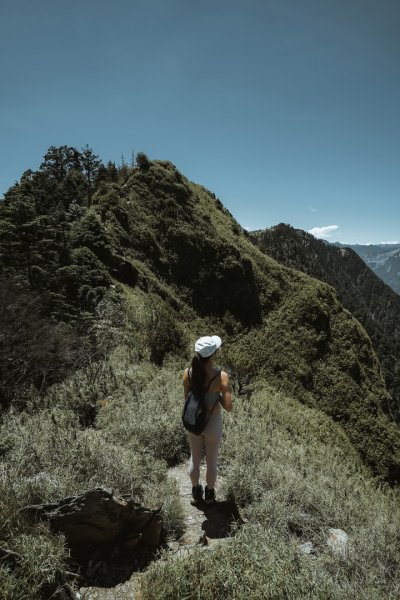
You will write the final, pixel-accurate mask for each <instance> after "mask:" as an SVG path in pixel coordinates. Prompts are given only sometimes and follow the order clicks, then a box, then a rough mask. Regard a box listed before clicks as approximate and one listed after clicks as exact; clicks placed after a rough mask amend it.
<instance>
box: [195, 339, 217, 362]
mask: <svg viewBox="0 0 400 600" xmlns="http://www.w3.org/2000/svg"><path fill="white" fill-rule="evenodd" d="M221 344H222V340H221V338H220V337H219V336H218V335H206V336H204V337H201V338H199V339H198V340H197V342H196V343H195V345H194V351H195V352H196V354H199V355H200V356H201V357H202V358H208V357H209V356H211V355H212V354H214V352H216V351H217V350H218V348H220V346H221Z"/></svg>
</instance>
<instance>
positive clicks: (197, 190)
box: [97, 161, 400, 478]
mask: <svg viewBox="0 0 400 600" xmlns="http://www.w3.org/2000/svg"><path fill="white" fill-rule="evenodd" d="M115 193H117V192H116V191H115ZM107 202H109V201H108V200H107V199H105V197H104V196H102V195H101V194H99V195H98V198H97V210H99V211H100V212H101V213H102V216H103V222H104V226H105V227H106V228H107V230H108V233H109V235H110V236H113V238H114V245H117V246H120V245H121V244H124V245H125V249H124V252H125V258H126V257H129V259H130V260H132V261H133V262H134V264H135V266H136V268H138V270H139V273H140V276H139V281H141V285H142V287H144V288H147V289H152V290H154V291H155V292H156V293H157V295H161V297H162V298H163V299H164V300H165V301H166V302H167V303H168V304H169V305H171V306H173V307H174V308H175V309H178V308H180V309H181V316H182V317H183V320H185V321H186V322H187V320H188V319H189V320H190V319H191V318H192V315H193V309H194V310H195V312H196V313H197V314H198V315H200V316H203V317H206V316H207V315H210V314H211V315H215V316H217V317H218V318H219V319H220V321H219V327H220V330H221V329H223V328H225V329H226V331H228V332H230V333H231V336H230V338H229V340H228V344H227V349H226V353H227V361H228V363H229V365H230V366H231V368H232V369H233V370H234V371H235V373H237V375H238V377H239V380H240V381H241V382H244V383H246V382H248V381H250V380H253V381H254V380H255V379H257V378H263V379H264V378H265V379H267V380H269V381H271V382H273V383H274V384H275V385H278V386H279V387H280V388H282V389H285V390H286V391H288V392H290V393H291V394H292V395H294V396H296V397H297V398H299V399H301V400H302V401H303V402H306V403H307V404H309V405H311V406H315V407H318V408H319V409H321V410H323V411H325V412H326V413H328V414H329V415H331V416H332V417H333V418H334V419H336V420H337V421H339V422H340V423H341V425H342V426H343V428H344V429H345V431H346V432H347V433H348V435H349V437H350V439H351V440H352V442H353V444H354V445H355V447H356V448H357V450H358V451H359V452H360V453H361V455H362V456H363V457H364V458H365V460H366V462H367V463H368V464H370V465H371V466H372V467H373V469H374V470H375V472H377V473H379V474H381V475H383V476H385V477H389V478H398V477H399V474H400V471H399V465H400V431H399V429H398V427H397V426H396V425H395V424H394V423H392V422H391V420H390V418H388V417H387V416H386V414H385V413H384V412H383V410H382V404H385V403H386V401H387V397H388V395H387V392H386V389H385V386H384V382H383V379H382V375H381V370H380V365H379V362H378V360H377V358H376V355H375V353H374V350H373V347H372V344H371V341H370V339H369V337H368V335H367V334H366V333H365V331H364V330H363V328H362V327H361V326H360V324H359V323H358V321H356V320H355V319H354V318H353V317H352V316H351V314H350V313H349V312H348V311H346V310H345V309H343V307H342V305H341V304H340V303H339V301H338V299H337V297H336V294H335V291H334V290H333V288H331V287H330V286H328V285H326V284H323V283H321V282H319V281H317V280H315V279H312V278H310V277H308V276H306V275H304V274H302V273H300V272H299V271H295V270H292V269H289V268H285V267H283V266H282V265H280V264H278V263H277V262H276V261H274V260H273V259H271V258H270V257H268V256H266V255H265V254H263V253H262V252H261V251H260V250H259V249H257V248H256V247H255V246H254V245H253V244H252V243H251V241H250V240H249V239H248V238H247V237H246V235H245V234H244V232H242V231H241V229H240V227H239V226H238V224H237V223H236V222H235V221H234V219H233V218H232V216H231V215H230V214H229V213H228V211H226V209H224V208H223V207H222V205H221V203H220V202H219V201H218V200H217V199H215V197H213V195H212V194H211V193H209V192H207V190H205V189H204V188H202V187H201V186H198V185H195V184H192V183H190V182H188V181H187V180H186V179H185V178H184V177H183V176H182V175H181V174H180V173H179V172H178V171H177V170H176V169H175V168H174V167H173V165H171V164H170V163H166V162H160V161H156V162H155V163H153V164H152V166H151V168H150V170H149V171H147V172H142V171H140V170H137V169H136V170H134V171H133V172H132V174H131V176H130V178H129V179H128V181H127V182H126V184H125V185H124V186H123V190H122V193H121V192H119V194H118V205H119V210H120V212H123V214H124V217H123V219H122V218H121V217H119V221H118V223H117V220H116V219H115V216H114V212H115V205H116V202H117V198H116V196H114V197H113V201H112V203H111V204H110V206H111V208H110V209H105V205H106V203H107ZM122 221H124V228H122V229H123V231H121V227H122V226H121V222H122ZM126 235H128V237H129V239H127V240H126V241H125V243H124V236H125V237H126ZM184 307H186V308H185V309H184ZM189 307H191V308H189ZM183 309H184V310H183ZM232 324H233V325H232ZM235 331H236V333H237V335H236V336H235V335H232V334H234V333H235ZM198 333H199V334H200V333H201V331H200V330H199V331H198Z"/></svg>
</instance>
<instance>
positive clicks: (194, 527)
mask: <svg viewBox="0 0 400 600" xmlns="http://www.w3.org/2000/svg"><path fill="white" fill-rule="evenodd" d="M169 477H172V478H174V479H175V480H176V481H177V483H178V487H179V496H180V499H181V503H182V506H183V510H184V514H185V531H184V533H183V535H182V536H181V538H180V539H179V540H176V541H173V542H170V543H169V548H170V552H171V555H170V556H171V560H177V559H179V558H183V557H185V556H187V555H188V554H190V553H191V552H193V551H194V549H195V548H196V547H199V546H200V547H202V548H203V549H204V550H210V549H212V548H213V547H214V546H216V545H217V544H221V543H226V542H228V541H229V538H230V537H231V536H232V534H233V533H234V531H235V529H236V527H237V526H240V525H241V524H242V523H243V521H242V519H241V517H240V515H239V513H238V510H237V507H236V505H235V503H234V502H233V501H230V500H227V499H224V498H221V496H220V494H219V489H220V486H221V480H220V479H219V488H218V487H217V488H216V497H217V502H216V503H215V504H214V505H213V506H211V507H207V506H205V505H199V506H192V505H191V503H190V500H191V497H192V485H191V482H190V479H189V477H188V466H187V462H185V463H182V464H180V465H178V466H176V467H172V468H171V469H169ZM201 480H202V482H204V481H205V467H204V466H202V469H201ZM140 576H141V574H140V572H138V573H134V574H133V576H132V577H131V578H130V579H129V581H125V582H124V583H120V584H118V585H116V586H115V587H113V588H101V587H86V588H84V587H82V588H80V590H79V592H78V594H77V598H78V600H140V592H139V588H140V581H139V580H140Z"/></svg>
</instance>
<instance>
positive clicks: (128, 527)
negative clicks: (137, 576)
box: [22, 488, 161, 548]
mask: <svg viewBox="0 0 400 600" xmlns="http://www.w3.org/2000/svg"><path fill="white" fill-rule="evenodd" d="M22 510H23V512H24V514H26V515H28V516H29V517H31V518H33V519H34V520H44V521H47V522H49V524H50V527H51V529H52V531H54V532H57V533H62V534H63V535H64V536H65V538H66V541H67V544H68V545H69V546H70V547H72V548H76V547H79V546H88V545H91V544H95V545H97V544H104V543H115V544H117V545H120V546H121V545H122V546H125V547H129V548H134V547H135V546H138V545H139V546H141V547H146V548H155V547H157V546H158V544H159V542H160V533H161V517H160V514H159V512H160V509H148V508H143V507H142V506H140V505H139V504H137V503H136V502H134V501H133V500H132V499H131V498H130V497H128V496H116V495H114V493H113V492H112V491H109V490H106V489H104V488H96V489H94V490H90V491H88V492H85V493H84V494H81V495H79V496H71V497H69V498H64V499H63V500H60V501H59V502H56V503H54V504H41V505H34V506H27V507H25V508H23V509H22Z"/></svg>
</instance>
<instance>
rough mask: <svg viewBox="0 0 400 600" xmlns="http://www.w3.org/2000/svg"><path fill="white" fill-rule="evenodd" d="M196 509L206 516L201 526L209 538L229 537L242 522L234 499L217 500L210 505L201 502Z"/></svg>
mask: <svg viewBox="0 0 400 600" xmlns="http://www.w3.org/2000/svg"><path fill="white" fill-rule="evenodd" d="M198 509H199V510H201V511H202V512H203V513H204V516H205V517H206V520H205V521H203V523H202V526H201V528H202V530H203V531H204V533H205V535H206V536H207V537H208V538H210V539H221V538H227V537H231V536H232V535H234V534H235V533H236V531H237V530H238V529H240V527H242V525H243V524H244V521H243V519H242V517H241V516H240V513H239V509H238V507H237V505H236V503H235V501H234V500H229V499H228V500H224V501H221V502H218V501H217V502H216V503H215V504H213V505H212V506H206V505H205V504H203V505H200V506H198Z"/></svg>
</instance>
